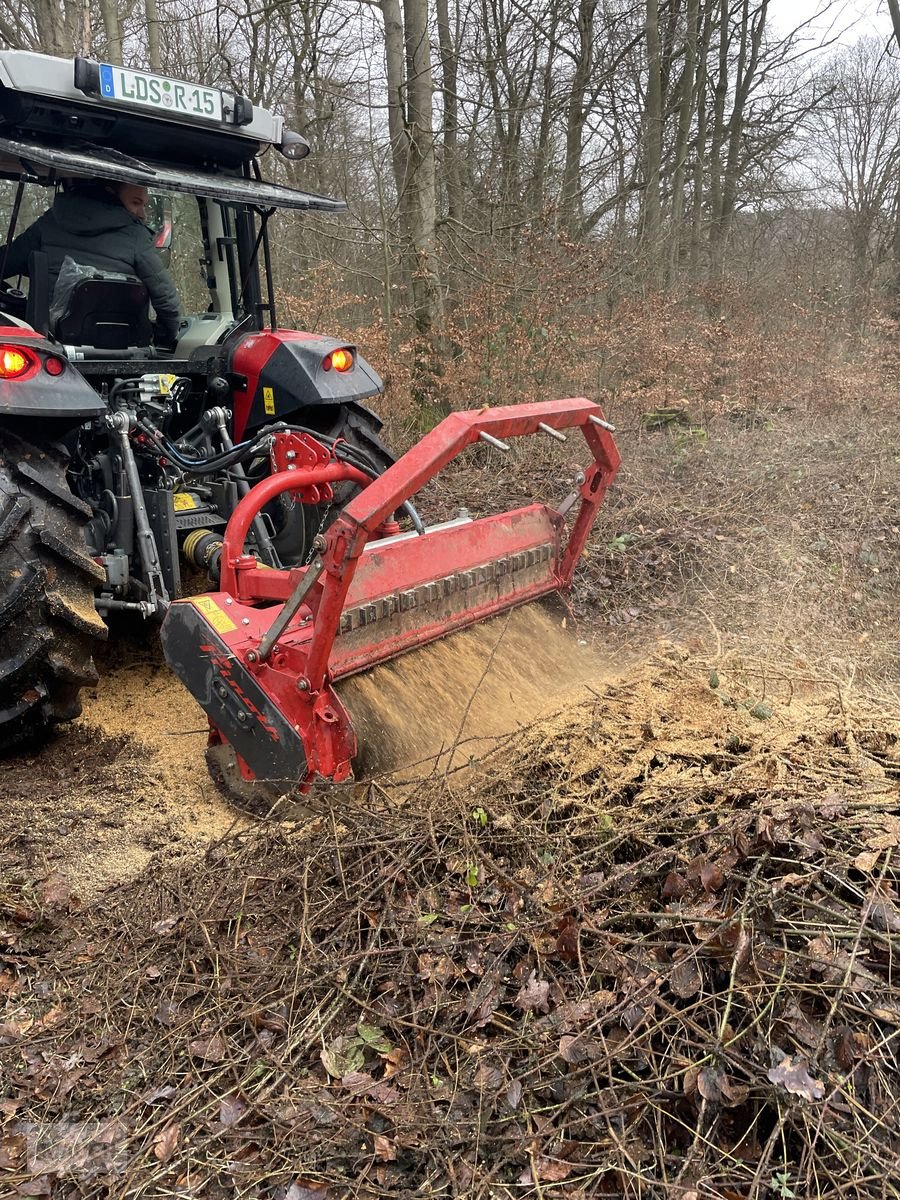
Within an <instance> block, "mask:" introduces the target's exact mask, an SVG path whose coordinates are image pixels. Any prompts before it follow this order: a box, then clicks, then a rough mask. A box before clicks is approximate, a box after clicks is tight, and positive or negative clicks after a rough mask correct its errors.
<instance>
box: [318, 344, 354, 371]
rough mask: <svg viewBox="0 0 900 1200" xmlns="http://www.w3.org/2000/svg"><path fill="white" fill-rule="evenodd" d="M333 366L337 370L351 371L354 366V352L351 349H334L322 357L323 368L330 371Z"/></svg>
mask: <svg viewBox="0 0 900 1200" xmlns="http://www.w3.org/2000/svg"><path fill="white" fill-rule="evenodd" d="M332 367H333V368H334V369H335V371H350V370H352V368H353V353H352V351H350V350H346V349H341V350H332V352H331V353H330V354H326V355H325V357H324V358H323V359H322V370H323V371H330V370H331V369H332Z"/></svg>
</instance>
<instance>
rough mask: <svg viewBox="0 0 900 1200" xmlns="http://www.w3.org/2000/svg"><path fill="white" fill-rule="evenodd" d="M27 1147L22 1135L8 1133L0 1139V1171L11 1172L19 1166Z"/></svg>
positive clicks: (23, 1159)
mask: <svg viewBox="0 0 900 1200" xmlns="http://www.w3.org/2000/svg"><path fill="white" fill-rule="evenodd" d="M27 1147H28V1142H27V1140H26V1138H25V1134H24V1133H9V1134H7V1135H6V1136H5V1137H3V1138H0V1170H2V1171H11V1170H15V1168H16V1167H19V1166H21V1164H22V1163H23V1162H24V1161H25V1151H26V1149H27Z"/></svg>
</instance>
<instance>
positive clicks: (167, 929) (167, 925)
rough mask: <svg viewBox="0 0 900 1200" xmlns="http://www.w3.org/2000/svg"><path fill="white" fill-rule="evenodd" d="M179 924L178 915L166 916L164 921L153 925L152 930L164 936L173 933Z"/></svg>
mask: <svg viewBox="0 0 900 1200" xmlns="http://www.w3.org/2000/svg"><path fill="white" fill-rule="evenodd" d="M177 924H178V917H165V918H164V919H163V920H162V921H157V922H156V924H155V925H151V926H150V931H151V933H156V934H158V935H159V936H161V937H162V936H164V935H165V934H167V933H171V932H172V930H173V929H174V928H175V926H176V925H177Z"/></svg>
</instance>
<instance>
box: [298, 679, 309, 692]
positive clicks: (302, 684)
mask: <svg viewBox="0 0 900 1200" xmlns="http://www.w3.org/2000/svg"><path fill="white" fill-rule="evenodd" d="M297 691H298V692H308V691H309V680H308V679H298V680H297Z"/></svg>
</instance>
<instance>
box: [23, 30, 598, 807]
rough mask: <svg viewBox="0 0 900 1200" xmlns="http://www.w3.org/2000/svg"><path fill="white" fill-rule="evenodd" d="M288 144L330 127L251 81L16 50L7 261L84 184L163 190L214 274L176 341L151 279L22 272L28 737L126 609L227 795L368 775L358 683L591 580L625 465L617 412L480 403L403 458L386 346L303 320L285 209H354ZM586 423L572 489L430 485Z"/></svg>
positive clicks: (156, 211)
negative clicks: (263, 100)
mask: <svg viewBox="0 0 900 1200" xmlns="http://www.w3.org/2000/svg"><path fill="white" fill-rule="evenodd" d="M272 149H274V150H275V151H277V152H278V153H279V154H280V155H281V159H282V160H283V164H284V165H283V166H282V162H281V161H280V160H279V159H277V158H275V160H274V163H273V156H271V155H270V156H269V157H268V158H267V159H266V162H267V163H272V165H273V167H274V168H275V169H273V170H271V171H270V174H273V175H278V174H282V175H288V174H289V172H288V170H287V169H286V168H287V167H288V166H289V165H290V164H292V163H296V162H297V161H298V160H301V159H302V158H304V157H305V156H306V155H307V153H308V152H309V145H308V143H307V142H306V140H305V139H304V138H303V137H302V136H301V135H300V134H298V133H295V132H293V131H291V130H289V129H287V128H286V127H285V124H284V121H283V119H282V117H280V116H279V115H277V114H275V113H273V112H270V111H267V110H265V109H263V108H261V107H260V106H259V105H256V104H253V103H251V101H250V100H249V99H248V98H247V97H245V96H241V95H237V94H234V93H232V92H230V91H227V90H223V89H220V88H215V87H209V86H206V85H200V84H197V83H189V82H186V81H183V80H177V79H173V78H169V77H166V76H162V75H159V74H157V73H153V72H149V71H139V70H132V69H129V68H125V67H122V66H119V65H115V64H108V63H102V62H95V61H94V60H92V59H88V58H83V57H82V58H76V59H74V61H73V60H71V59H61V58H53V57H49V56H45V55H40V54H34V53H30V52H24V51H12V50H7V51H2V52H0V175H2V178H3V180H4V181H5V184H4V186H5V188H6V200H7V208H8V221H7V232H6V246H5V248H4V249H3V250H0V255H2V261H3V264H4V265H3V268H2V271H0V275H2V278H3V279H7V278H8V276H7V255H8V253H9V247H10V246H11V245H12V244H13V241H14V239H15V237H16V235H17V233H18V232H20V231H21V229H22V228H23V226H24V225H27V223H28V220H29V219H30V218H32V217H33V216H34V215H35V214H37V213H40V212H44V211H46V210H47V209H49V208H50V207H51V205H52V204H53V203H54V198H55V196H56V195H57V193H58V192H59V191H60V189H63V188H65V187H69V186H71V185H72V182H73V181H78V180H94V181H100V182H101V183H103V184H110V185H120V184H132V185H137V186H138V187H140V188H146V189H148V193H149V196H150V199H151V209H152V212H151V214H150V219H149V221H148V223H149V224H150V225H151V233H152V234H153V241H154V245H155V247H156V250H157V252H158V253H159V254H160V255H161V256H162V257H163V258H164V259H166V260H168V261H169V262H170V263H173V262H174V263H177V264H181V266H182V268H183V266H184V264H185V263H188V264H190V265H191V268H192V270H191V271H189V272H188V273H187V274H184V279H183V280H182V277H181V276H179V283H183V291H182V300H183V306H184V308H185V309H186V310H187V315H186V316H185V317H184V318H183V319H182V320H181V323H180V327H179V328H178V330H177V335H176V336H175V338H174V344H172V339H170V344H164V343H161V341H160V339H159V338H156V339H155V338H154V324H153V321H152V317H151V309H150V296H149V293H148V290H147V287H146V286H145V285H144V284H143V283H142V282H141V280H140V279H138V278H137V277H136V276H131V275H127V274H124V275H123V274H120V273H110V272H104V271H102V270H99V269H96V268H92V267H90V266H85V265H84V264H79V263H77V262H72V263H69V262H68V260H67V262H66V264H65V266H66V268H71V269H69V270H68V275H67V277H66V281H65V287H64V288H63V287H62V284H63V272H62V271H60V272H59V274H58V277H57V279H56V280H55V281H54V280H53V279H52V278H51V275H50V272H49V268H48V262H47V256H46V254H45V253H42V251H41V250H35V251H33V252H32V253H31V255H30V257H29V261H28V267H27V271H26V272H25V273H24V274H23V275H22V276H21V277H19V278H15V279H14V280H13V281H11V282H5V283H3V284H2V285H0V747H2V748H3V750H5V751H10V750H15V749H17V748H21V747H23V746H32V745H34V744H35V743H38V742H40V741H41V740H42V739H43V738H45V737H46V736H47V735H48V734H49V733H50V732H51V731H52V730H53V729H54V727H56V726H58V725H59V724H60V723H63V722H67V721H70V720H72V719H73V718H74V717H76V716H77V715H78V714H79V712H80V700H79V693H80V691H81V689H82V688H84V687H86V686H90V685H93V684H95V683H96V682H97V671H96V668H95V665H94V660H93V655H94V652H95V650H96V648H97V643H98V642H99V641H100V640H101V639H103V638H106V637H107V635H108V626H109V624H110V622H111V621H112V618H113V617H114V616H115V615H116V614H119V613H127V614H132V616H133V617H136V618H137V619H139V620H144V621H148V622H151V623H155V624H156V625H158V626H159V627H160V634H161V640H162V646H163V652H164V654H165V657H166V661H167V662H168V663H169V665H170V666H171V667H172V669H173V670H174V671H175V673H176V674H177V675H178V676H179V678H180V679H181V680H182V681H183V682H184V684H185V685H186V686H187V688H188V689H189V690H190V691H191V693H192V694H193V695H194V696H195V698H196V699H197V700H198V701H199V703H200V704H201V706H202V707H203V708H204V710H205V711H206V713H207V715H208V719H209V726H210V732H209V748H208V755H207V757H208V761H209V764H210V769H211V771H212V772H213V774H214V777H215V778H216V779H217V781H218V782H219V783H221V784H223V785H224V786H225V787H226V790H228V783H229V780H230V781H232V783H233V785H234V786H233V787H232V789H231V790H232V791H235V790H239V788H240V787H244V786H246V785H251V786H252V785H259V786H261V787H263V788H265V789H266V794H267V795H268V794H272V795H276V794H279V793H283V792H284V791H285V790H295V791H296V790H299V791H302V790H303V789H304V788H308V787H309V786H310V783H311V781H313V780H315V779H316V778H322V779H325V780H335V781H340V780H342V779H346V778H348V777H350V776H351V775H352V771H353V761H354V758H355V756H356V753H357V749H358V748H357V744H356V737H355V734H354V730H353V725H352V720H351V718H350V716H349V714H348V713H347V711H346V709H345V708H344V706H343V705H342V702H341V699H340V696H339V693H338V691H337V690H336V685H338V684H339V681H340V680H341V679H342V678H344V677H346V676H348V675H351V674H354V673H356V672H359V671H363V670H367V669H369V668H371V667H372V666H374V665H376V664H378V663H381V662H384V661H386V660H387V659H390V658H392V657H395V656H396V655H399V654H402V653H405V652H406V651H408V650H411V649H414V648H415V647H416V646H419V645H421V644H423V643H424V642H427V641H430V640H433V639H435V638H438V637H443V636H445V635H447V634H449V633H452V632H453V631H455V630H457V629H460V628H463V627H465V626H467V625H471V624H472V623H473V622H475V621H480V620H483V619H485V618H486V617H489V616H492V615H494V614H496V613H498V612H502V611H504V610H506V609H509V608H510V607H512V606H514V605H517V604H521V603H524V602H526V601H529V600H533V599H536V598H538V597H540V596H543V595H546V594H548V593H550V592H553V591H556V590H557V589H560V588H563V587H566V586H568V584H569V583H570V582H571V579H572V574H573V571H574V569H575V565H576V563H577V559H578V557H579V555H580V553H581V551H582V549H583V547H584V544H585V541H586V539H587V537H588V534H589V532H590V529H591V525H592V523H593V520H594V517H595V516H596V513H597V510H598V507H599V505H600V503H601V502H602V500H603V497H604V495H605V492H606V490H607V488H608V486H609V484H610V482H611V481H612V479H613V477H614V476H615V473H616V470H617V468H618V465H619V456H618V452H617V450H616V447H615V444H614V441H613V439H612V436H611V434H612V432H613V431H612V426H610V425H609V423H608V422H607V421H606V420H605V419H604V417H603V414H602V412H601V410H600V409H599V407H598V406H597V405H596V404H594V403H592V402H591V401H589V400H586V399H583V398H577V399H570V400H553V401H545V402H541V403H537V404H526V405H518V406H512V407H507V408H497V409H487V410H484V409H481V410H478V411H472V412H464V411H463V412H454V413H451V415H450V416H449V417H447V418H446V419H445V420H444V421H443V422H442V423H441V424H439V425H438V426H436V427H435V428H434V429H433V430H431V431H430V432H429V433H427V434H426V435H425V436H424V437H423V438H422V440H421V441H420V442H419V443H418V444H417V445H415V446H414V447H413V448H412V449H411V450H410V451H408V452H407V453H406V454H405V455H403V456H402V457H401V458H399V459H397V460H395V459H394V457H393V456H392V454H391V453H390V452H389V451H388V449H387V447H386V446H385V445H384V444H383V442H382V441H381V439H380V436H379V434H380V430H381V422H380V420H379V418H378V417H377V416H376V415H375V414H374V413H373V412H372V411H371V409H370V408H369V407H368V404H367V402H369V401H371V400H372V398H373V397H378V396H379V395H380V394H381V393H382V390H383V387H382V382H381V380H380V378H379V376H378V374H377V373H376V372H375V371H374V370H373V369H372V367H371V366H370V365H369V364H368V363H367V362H366V360H365V358H364V357H363V355H362V354H360V352H359V350H358V348H357V347H356V346H355V345H352V344H348V343H347V342H345V341H342V340H340V339H336V338H331V337H328V336H325V335H323V334H320V333H315V332H301V331H297V330H290V329H284V328H281V327H280V326H279V323H278V316H277V310H276V289H275V283H274V278H273V270H272V267H273V254H272V253H271V250H270V240H269V234H270V222H271V220H272V218H273V216H274V215H275V214H276V213H277V212H278V211H279V210H285V211H289V212H294V213H302V212H321V213H334V214H337V213H340V212H342V211H343V210H344V208H345V205H344V204H343V203H342V202H340V201H338V200H334V199H330V198H328V197H325V196H320V195H316V194H313V193H311V192H305V191H302V190H299V189H298V188H296V187H293V186H288V185H287V184H285V183H283V182H278V181H275V180H267V179H266V178H265V177H264V175H263V170H262V165H261V162H260V159H261V156H262V155H263V154H264V153H265V152H267V151H270V150H272ZM291 174H293V172H291ZM192 310H193V311H192ZM567 429H573V430H580V431H581V433H582V434H583V436H584V440H585V442H586V444H587V448H588V451H589V456H588V457H589V462H588V464H587V465H586V466H585V467H584V469H583V470H582V471H581V473H580V474H579V476H578V481H577V485H576V488H575V490H574V491H573V492H572V493H571V495H570V496H568V497H567V498H566V499H565V500H563V502H562V503H561V504H560V505H559V506H558V507H555V508H551V507H548V506H547V505H544V504H532V505H527V506H525V507H523V508H520V509H516V510H514V511H512V512H507V513H500V514H495V515H493V516H490V517H486V518H482V519H478V520H473V519H472V518H471V517H469V516H468V515H461V516H459V517H458V518H456V519H454V520H451V521H445V522H442V523H440V524H438V525H433V526H430V527H427V526H425V525H424V524H423V522H422V521H421V519H420V518H419V515H418V513H417V511H416V509H415V507H414V502H413V501H414V497H415V494H416V492H417V491H418V490H420V489H421V488H422V486H423V485H425V484H426V483H427V482H428V481H429V480H430V479H431V478H433V476H434V475H435V474H436V473H437V472H438V471H440V470H441V469H442V468H443V467H445V466H446V465H447V464H448V463H449V462H450V461H451V460H452V459H453V458H455V457H456V456H457V455H459V454H461V453H463V452H464V451H465V450H466V448H467V447H469V446H471V445H473V444H474V443H476V442H482V443H485V442H486V443H488V444H489V445H491V446H493V447H494V448H495V449H496V450H498V451H500V452H502V451H504V450H506V449H507V448H508V442H509V439H510V438H512V437H518V436H526V435H534V434H544V435H546V436H549V437H552V438H555V439H565V437H566V433H565V430H567ZM576 506H577V507H576ZM200 574H202V576H203V577H204V578H205V579H206V580H207V582H206V584H205V585H204V588H203V590H201V591H199V592H198V593H197V594H189V593H190V588H189V587H186V584H187V583H188V582H190V581H194V582H195V581H196V579H197V577H198V575H200Z"/></svg>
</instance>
